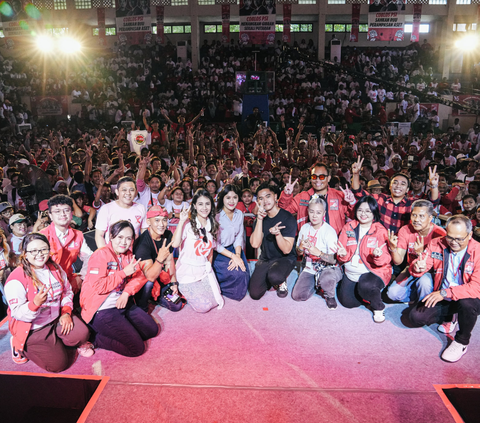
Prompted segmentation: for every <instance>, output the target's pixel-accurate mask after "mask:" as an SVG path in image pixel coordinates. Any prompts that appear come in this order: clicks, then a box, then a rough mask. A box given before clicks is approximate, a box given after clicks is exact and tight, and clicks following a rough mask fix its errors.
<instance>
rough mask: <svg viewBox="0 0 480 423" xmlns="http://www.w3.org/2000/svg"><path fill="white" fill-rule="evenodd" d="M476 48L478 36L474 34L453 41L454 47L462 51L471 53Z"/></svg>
mask: <svg viewBox="0 0 480 423" xmlns="http://www.w3.org/2000/svg"><path fill="white" fill-rule="evenodd" d="M477 46H478V36H477V35H476V34H467V35H465V36H464V37H462V38H460V39H458V40H457V41H455V47H457V48H458V49H460V50H463V51H472V50H474V49H476V48H477Z"/></svg>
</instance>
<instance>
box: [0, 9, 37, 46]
mask: <svg viewBox="0 0 480 423" xmlns="http://www.w3.org/2000/svg"><path fill="white" fill-rule="evenodd" d="M0 12H1V13H0V16H1V21H2V23H3V24H2V27H3V35H4V36H5V37H31V35H32V31H34V30H36V24H35V21H36V20H39V19H40V18H41V13H40V11H39V10H38V9H37V7H36V6H34V5H33V4H31V3H27V2H23V1H20V0H10V1H2V6H1V7H0Z"/></svg>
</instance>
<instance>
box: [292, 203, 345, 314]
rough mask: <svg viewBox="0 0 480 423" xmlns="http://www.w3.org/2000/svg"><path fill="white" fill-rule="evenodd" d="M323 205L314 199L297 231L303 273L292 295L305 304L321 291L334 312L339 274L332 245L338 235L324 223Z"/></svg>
mask: <svg viewBox="0 0 480 423" xmlns="http://www.w3.org/2000/svg"><path fill="white" fill-rule="evenodd" d="M325 209H326V203H325V200H323V199H322V198H320V197H319V196H317V195H313V196H312V199H311V200H310V202H309V203H308V219H309V221H310V223H306V224H305V225H303V226H302V229H300V233H299V234H298V241H297V252H298V253H299V254H300V255H301V254H303V256H304V257H303V263H302V264H303V271H302V273H300V276H299V277H298V279H297V282H296V284H295V286H294V287H293V291H292V298H293V299H294V300H295V301H306V300H308V299H309V298H310V297H311V296H312V295H313V294H314V292H315V289H321V290H323V292H324V295H325V301H326V303H327V307H328V308H329V309H330V310H335V309H336V308H337V302H336V301H335V287H336V286H337V283H338V282H339V281H340V280H341V279H342V276H343V274H342V270H341V269H340V267H338V266H336V262H337V261H336V259H335V250H336V248H335V244H336V242H337V239H338V238H337V233H336V232H335V229H333V228H332V227H331V226H330V225H329V224H328V223H327V222H324V220H323V219H324V216H325Z"/></svg>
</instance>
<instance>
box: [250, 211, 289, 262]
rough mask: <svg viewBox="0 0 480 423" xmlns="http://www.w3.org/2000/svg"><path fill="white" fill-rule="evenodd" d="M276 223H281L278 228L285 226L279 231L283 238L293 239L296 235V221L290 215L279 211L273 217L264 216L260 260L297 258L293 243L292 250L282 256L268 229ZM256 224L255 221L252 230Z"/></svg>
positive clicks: (273, 236)
mask: <svg viewBox="0 0 480 423" xmlns="http://www.w3.org/2000/svg"><path fill="white" fill-rule="evenodd" d="M278 222H282V223H281V225H280V226H285V228H283V229H281V231H280V232H281V233H282V236H283V237H284V238H295V235H296V234H297V221H296V220H295V218H294V217H293V216H292V214H291V213H289V212H287V211H286V210H284V209H279V212H278V213H277V214H276V216H274V217H268V216H266V217H265V218H264V219H263V227H262V229H263V240H262V254H261V255H260V260H263V261H270V260H275V259H279V258H282V257H285V258H289V259H292V260H293V259H295V257H296V256H297V255H296V252H295V243H293V245H292V250H291V251H290V252H289V253H288V254H284V253H283V252H282V250H280V247H279V246H278V244H277V239H276V236H275V235H272V234H271V233H270V228H273V227H274V226H275V225H276V224H277V223H278ZM256 224H257V221H255V223H254V230H255V227H256Z"/></svg>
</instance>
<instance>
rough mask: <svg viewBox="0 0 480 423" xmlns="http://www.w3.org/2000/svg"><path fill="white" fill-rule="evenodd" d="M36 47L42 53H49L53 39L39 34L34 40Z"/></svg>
mask: <svg viewBox="0 0 480 423" xmlns="http://www.w3.org/2000/svg"><path fill="white" fill-rule="evenodd" d="M36 43H37V47H38V49H39V50H40V51H42V52H44V53H49V52H51V51H52V50H53V40H52V38H51V37H48V36H47V35H40V36H39V37H37V40H36Z"/></svg>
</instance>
